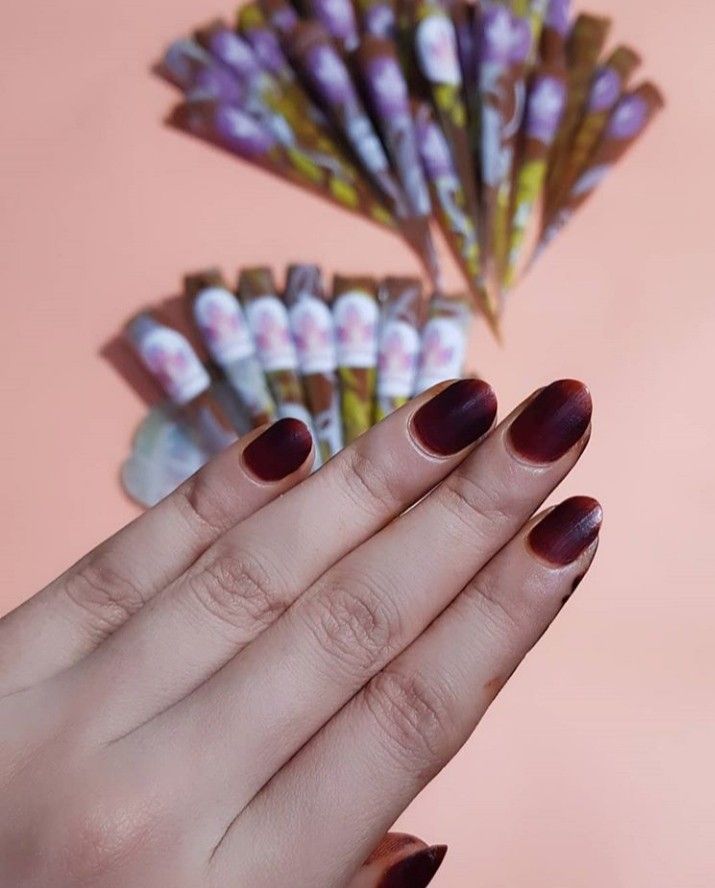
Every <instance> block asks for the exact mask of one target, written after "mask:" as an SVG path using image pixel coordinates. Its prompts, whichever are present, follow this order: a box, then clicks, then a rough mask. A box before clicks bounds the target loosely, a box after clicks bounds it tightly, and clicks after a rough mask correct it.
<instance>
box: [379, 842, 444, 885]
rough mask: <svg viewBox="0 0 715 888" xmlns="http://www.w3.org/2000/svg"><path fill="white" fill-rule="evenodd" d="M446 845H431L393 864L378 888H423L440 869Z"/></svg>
mask: <svg viewBox="0 0 715 888" xmlns="http://www.w3.org/2000/svg"><path fill="white" fill-rule="evenodd" d="M446 853H447V846H446V845H433V846H432V847H431V848H424V849H423V850H422V851H417V852H416V853H415V854H411V855H410V856H409V857H405V858H404V859H403V860H400V861H399V862H398V863H395V864H394V865H393V866H391V867H390V869H389V870H387V872H386V873H385V875H384V876H383V877H382V881H381V882H380V885H379V888H425V886H426V885H429V883H430V882H431V881H432V879H433V878H434V875H435V873H436V872H437V870H438V869H439V868H440V866H441V864H442V861H443V860H444V855H445V854H446Z"/></svg>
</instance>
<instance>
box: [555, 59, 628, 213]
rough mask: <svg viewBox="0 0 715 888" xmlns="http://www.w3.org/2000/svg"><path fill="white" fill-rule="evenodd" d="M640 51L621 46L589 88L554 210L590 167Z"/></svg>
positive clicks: (600, 70) (597, 72)
mask: <svg viewBox="0 0 715 888" xmlns="http://www.w3.org/2000/svg"><path fill="white" fill-rule="evenodd" d="M640 62H641V59H640V56H639V54H638V53H637V52H636V51H635V50H633V49H631V48H630V47H629V46H618V47H617V48H616V49H615V50H614V51H613V52H612V53H611V55H610V57H609V59H608V60H607V61H606V63H605V64H603V65H601V66H599V67H598V68H597V69H596V73H595V74H594V77H593V80H592V81H591V86H590V89H589V94H588V99H587V102H586V110H585V112H584V114H583V117H582V119H581V122H580V123H579V125H578V127H577V129H576V132H575V134H574V137H573V142H572V144H571V148H570V150H569V153H568V157H567V159H566V161H565V163H564V171H563V173H562V179H561V188H560V191H559V192H558V193H556V195H555V197H554V198H553V201H552V204H553V212H558V209H559V206H560V203H561V200H562V199H563V198H564V197H565V196H567V195H568V193H569V192H570V190H571V188H572V186H573V184H574V183H575V181H576V180H577V179H578V177H579V176H580V175H581V173H582V172H583V170H584V169H585V168H586V164H587V163H588V161H589V158H590V157H591V154H592V153H593V151H594V149H595V148H596V146H597V145H598V142H599V140H600V138H601V136H602V135H603V131H604V130H605V128H606V125H607V124H608V118H609V116H610V113H611V111H612V110H613V108H614V107H615V105H616V102H617V101H618V100H619V99H620V97H621V95H622V93H623V91H624V89H625V88H626V87H627V86H628V83H629V81H630V79H631V77H632V76H633V74H634V72H635V71H636V69H637V68H638V66H639V65H640Z"/></svg>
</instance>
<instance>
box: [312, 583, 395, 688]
mask: <svg viewBox="0 0 715 888" xmlns="http://www.w3.org/2000/svg"><path fill="white" fill-rule="evenodd" d="M393 601H394V598H393V596H391V595H389V594H388V593H387V592H386V591H384V586H381V585H379V584H378V583H377V582H376V581H375V580H374V579H368V578H366V577H353V576H349V575H344V576H342V577H338V578H326V580H325V582H324V583H321V585H320V587H319V588H318V589H317V590H316V594H315V596H314V597H313V600H312V604H311V605H310V606H309V609H308V610H309V616H308V620H309V624H310V626H311V629H312V631H313V634H314V635H315V636H316V637H317V642H318V648H319V650H320V652H321V654H322V655H323V656H324V657H327V659H328V662H329V664H330V669H331V670H334V669H335V668H336V666H337V668H340V669H342V670H343V671H344V672H346V673H347V674H348V675H349V676H350V677H351V678H357V679H359V680H361V681H362V680H364V679H366V678H367V677H369V676H370V675H372V674H373V672H374V671H375V669H376V668H379V665H380V664H381V663H383V662H386V660H387V659H389V656H390V653H391V652H393V651H394V650H395V647H396V642H397V639H398V638H399V636H400V620H399V612H398V610H397V607H396V606H395V605H394V603H393Z"/></svg>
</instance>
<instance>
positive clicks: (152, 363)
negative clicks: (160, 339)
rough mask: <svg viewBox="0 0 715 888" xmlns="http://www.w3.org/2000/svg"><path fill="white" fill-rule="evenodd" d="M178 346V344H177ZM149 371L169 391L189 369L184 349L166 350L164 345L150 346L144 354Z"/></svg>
mask: <svg viewBox="0 0 715 888" xmlns="http://www.w3.org/2000/svg"><path fill="white" fill-rule="evenodd" d="M177 346H178V343H177ZM146 362H147V364H148V365H149V369H150V370H151V372H152V373H153V374H154V375H155V376H156V378H157V379H158V380H159V382H160V383H161V384H162V386H163V387H164V388H165V389H171V388H172V387H173V386H174V385H176V382H177V381H178V380H180V379H181V378H182V377H183V376H184V375H185V374H186V372H187V371H188V370H189V369H190V363H191V362H190V361H189V357H188V355H187V353H186V349H183V348H181V347H180V346H179V347H177V348H168V347H167V346H165V345H160V344H158V343H157V344H156V345H151V346H149V349H148V350H147V353H146Z"/></svg>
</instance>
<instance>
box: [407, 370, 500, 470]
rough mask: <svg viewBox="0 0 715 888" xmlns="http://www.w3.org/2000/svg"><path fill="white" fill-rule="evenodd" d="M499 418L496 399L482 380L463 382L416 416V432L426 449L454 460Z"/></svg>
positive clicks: (434, 400) (423, 406)
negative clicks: (455, 455) (454, 454)
mask: <svg viewBox="0 0 715 888" xmlns="http://www.w3.org/2000/svg"><path fill="white" fill-rule="evenodd" d="M496 415H497V399H496V395H495V394H494V392H493V391H492V388H491V386H490V385H487V383H486V382H482V380H481V379H460V380H458V381H457V382H453V383H452V385H450V386H448V387H447V388H446V389H442V391H441V392H440V393H439V394H438V395H435V396H434V398H432V399H431V400H430V401H428V402H427V403H426V404H423V405H422V407H420V409H419V410H418V411H417V413H415V415H414V418H413V420H412V426H413V428H414V431H415V433H416V435H417V438H418V439H419V441H420V443H421V444H422V446H423V447H426V448H427V450H430V451H431V452H432V453H435V454H437V455H438V456H451V455H452V454H453V453H459V451H460V450H463V449H464V448H465V447H468V446H469V445H470V444H473V443H474V442H475V441H476V440H477V439H478V438H481V437H482V435H484V434H485V433H486V432H488V431H489V429H490V428H491V426H492V423H493V422H494V417H495V416H496Z"/></svg>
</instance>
